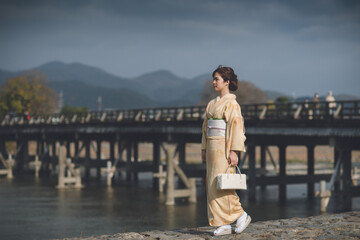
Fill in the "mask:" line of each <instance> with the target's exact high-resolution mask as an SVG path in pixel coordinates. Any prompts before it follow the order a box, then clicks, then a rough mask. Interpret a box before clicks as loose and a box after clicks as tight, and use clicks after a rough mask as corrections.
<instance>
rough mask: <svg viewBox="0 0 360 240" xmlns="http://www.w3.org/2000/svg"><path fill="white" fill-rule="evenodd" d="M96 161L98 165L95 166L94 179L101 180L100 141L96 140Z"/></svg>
mask: <svg viewBox="0 0 360 240" xmlns="http://www.w3.org/2000/svg"><path fill="white" fill-rule="evenodd" d="M96 150H97V151H96V160H97V162H98V163H99V164H98V165H97V166H96V177H97V179H100V178H101V167H100V161H101V140H100V139H98V140H97V141H96Z"/></svg>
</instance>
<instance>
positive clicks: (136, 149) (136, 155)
mask: <svg viewBox="0 0 360 240" xmlns="http://www.w3.org/2000/svg"><path fill="white" fill-rule="evenodd" d="M133 150H134V163H135V164H136V163H138V161H139V143H138V142H137V141H135V142H133ZM133 179H134V181H135V182H137V181H138V180H139V174H138V172H137V171H136V168H135V169H134V170H133Z"/></svg>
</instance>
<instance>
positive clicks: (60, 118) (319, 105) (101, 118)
mask: <svg viewBox="0 0 360 240" xmlns="http://www.w3.org/2000/svg"><path fill="white" fill-rule="evenodd" d="M205 108H206V107H205V106H192V107H169V108H145V109H129V110H107V111H90V112H85V113H84V112H83V113H74V114H59V113H56V114H51V115H38V116H30V119H27V118H26V117H25V116H5V117H4V118H3V119H2V121H1V126H11V125H32V124H53V125H56V124H85V123H101V122H108V123H111V122H113V123H114V122H150V121H201V120H202V119H204V117H205ZM241 109H242V114H243V116H244V118H245V120H337V119H359V120H360V100H355V101H336V102H290V103H260V104H242V105H241Z"/></svg>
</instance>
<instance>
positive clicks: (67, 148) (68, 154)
mask: <svg viewBox="0 0 360 240" xmlns="http://www.w3.org/2000/svg"><path fill="white" fill-rule="evenodd" d="M70 146H71V142H70V140H67V141H66V157H67V158H70V157H71V147H70Z"/></svg>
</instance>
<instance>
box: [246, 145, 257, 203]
mask: <svg viewBox="0 0 360 240" xmlns="http://www.w3.org/2000/svg"><path fill="white" fill-rule="evenodd" d="M255 147H256V146H255V145H249V146H248V147H247V151H248V154H249V185H248V188H249V199H250V200H256V183H255V179H256V175H255Z"/></svg>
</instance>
